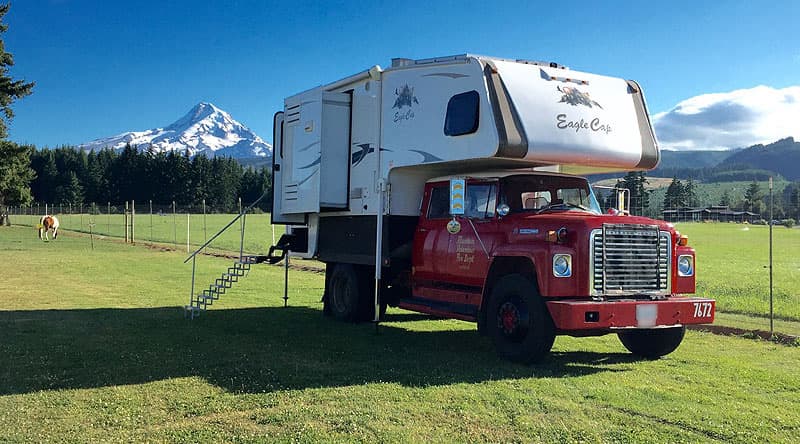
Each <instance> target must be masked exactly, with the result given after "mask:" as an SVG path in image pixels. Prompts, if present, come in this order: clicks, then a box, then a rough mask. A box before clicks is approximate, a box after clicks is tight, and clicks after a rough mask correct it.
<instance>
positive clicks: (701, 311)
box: [693, 302, 712, 318]
mask: <svg viewBox="0 0 800 444" xmlns="http://www.w3.org/2000/svg"><path fill="white" fill-rule="evenodd" d="M693 304H694V317H696V318H710V317H711V307H712V306H711V302H694V303H693Z"/></svg>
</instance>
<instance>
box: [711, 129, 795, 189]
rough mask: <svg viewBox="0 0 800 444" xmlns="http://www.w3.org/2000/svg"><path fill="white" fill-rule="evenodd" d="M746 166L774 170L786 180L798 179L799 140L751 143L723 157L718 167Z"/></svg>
mask: <svg viewBox="0 0 800 444" xmlns="http://www.w3.org/2000/svg"><path fill="white" fill-rule="evenodd" d="M738 166H747V167H749V168H754V169H763V170H768V171H774V172H776V173H778V174H780V175H781V176H783V177H785V178H786V179H788V180H798V179H800V142H797V141H795V140H794V138H792V137H787V138H785V139H781V140H778V141H777V142H774V143H770V144H768V145H760V144H759V145H753V146H751V147H749V148H746V149H743V150H738V151H736V152H734V153H733V154H731V155H730V156H728V157H727V158H725V159H724V160H723V161H722V162H720V164H719V165H718V168H720V169H723V168H734V167H738Z"/></svg>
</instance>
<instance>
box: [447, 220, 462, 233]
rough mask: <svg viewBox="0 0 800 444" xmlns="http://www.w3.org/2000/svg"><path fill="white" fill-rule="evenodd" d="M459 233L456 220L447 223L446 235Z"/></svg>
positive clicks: (459, 228) (459, 227) (459, 225)
mask: <svg viewBox="0 0 800 444" xmlns="http://www.w3.org/2000/svg"><path fill="white" fill-rule="evenodd" d="M459 231H461V224H460V223H459V222H458V221H457V220H455V219H453V220H451V221H450V222H448V223H447V232H448V233H450V234H458V232H459Z"/></svg>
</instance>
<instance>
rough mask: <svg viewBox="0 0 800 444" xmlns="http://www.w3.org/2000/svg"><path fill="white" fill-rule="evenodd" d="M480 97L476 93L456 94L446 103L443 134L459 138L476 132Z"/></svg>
mask: <svg viewBox="0 0 800 444" xmlns="http://www.w3.org/2000/svg"><path fill="white" fill-rule="evenodd" d="M479 99H480V96H479V95H478V92H477V91H469V92H465V93H461V94H456V95H454V96H453V97H451V98H450V101H449V102H447V114H446V115H445V118H444V134H445V135H447V136H461V135H464V134H472V133H474V132H475V131H477V130H478V115H479V113H478V111H479V103H480V101H479Z"/></svg>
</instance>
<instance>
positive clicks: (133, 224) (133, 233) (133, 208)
mask: <svg viewBox="0 0 800 444" xmlns="http://www.w3.org/2000/svg"><path fill="white" fill-rule="evenodd" d="M131 244H132V245H136V201H135V200H132V201H131Z"/></svg>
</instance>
